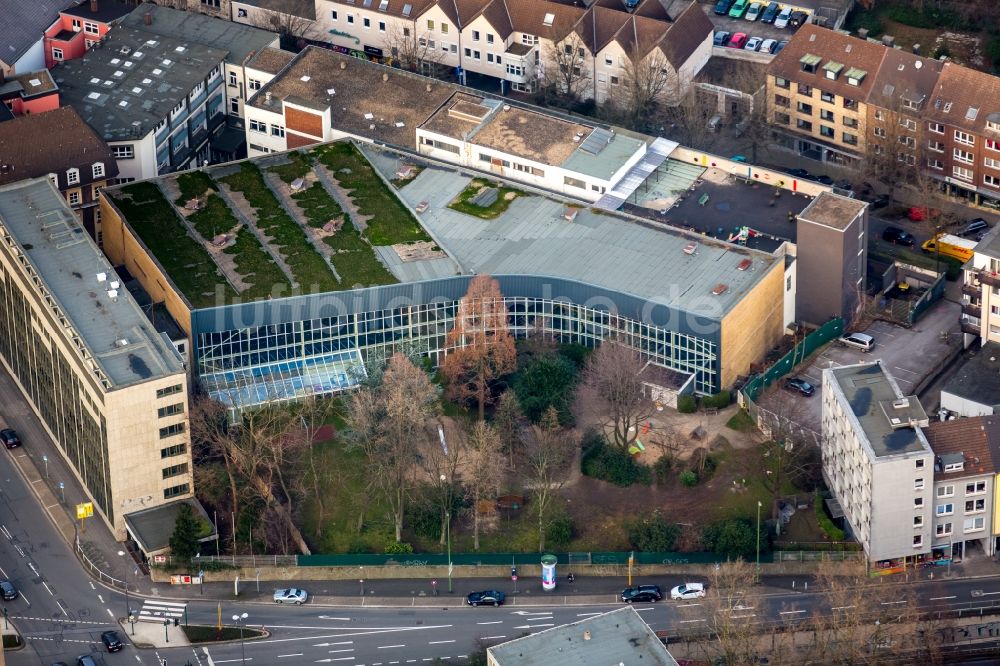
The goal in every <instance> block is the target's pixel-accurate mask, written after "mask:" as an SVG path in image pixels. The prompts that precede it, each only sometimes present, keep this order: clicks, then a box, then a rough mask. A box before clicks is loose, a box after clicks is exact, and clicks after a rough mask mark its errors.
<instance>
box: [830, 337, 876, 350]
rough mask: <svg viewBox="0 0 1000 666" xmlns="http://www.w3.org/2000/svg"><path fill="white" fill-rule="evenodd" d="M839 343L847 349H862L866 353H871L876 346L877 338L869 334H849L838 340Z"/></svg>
mask: <svg viewBox="0 0 1000 666" xmlns="http://www.w3.org/2000/svg"><path fill="white" fill-rule="evenodd" d="M837 342H839V343H840V344H842V345H844V346H845V347H854V348H855V349H860V350H861V351H863V352H865V353H868V352H870V351H871V350H872V347H874V346H875V338H873V337H872V336H870V335H868V334H867V333H849V334H847V335H845V336H843V337H840V338H837Z"/></svg>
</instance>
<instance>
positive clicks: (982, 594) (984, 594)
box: [979, 592, 1000, 597]
mask: <svg viewBox="0 0 1000 666" xmlns="http://www.w3.org/2000/svg"><path fill="white" fill-rule="evenodd" d="M988 594H1000V592H980V593H979V596H981V597H985V596H986V595H988Z"/></svg>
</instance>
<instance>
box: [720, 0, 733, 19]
mask: <svg viewBox="0 0 1000 666" xmlns="http://www.w3.org/2000/svg"><path fill="white" fill-rule="evenodd" d="M734 2H736V0H719V1H718V2H716V3H715V13H716V14H718V15H719V16H725V15H726V14H728V13H729V10H730V9H732V6H733V3H734Z"/></svg>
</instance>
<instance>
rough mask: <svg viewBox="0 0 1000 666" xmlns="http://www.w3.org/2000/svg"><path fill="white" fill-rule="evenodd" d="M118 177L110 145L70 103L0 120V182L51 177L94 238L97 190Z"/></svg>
mask: <svg viewBox="0 0 1000 666" xmlns="http://www.w3.org/2000/svg"><path fill="white" fill-rule="evenodd" d="M28 136H30V137H32V140H31V141H25V140H24V138H25V137H28ZM117 176H118V164H117V162H116V161H115V158H114V155H113V154H112V153H111V149H110V148H109V147H108V145H107V144H106V143H104V141H102V140H101V137H99V136H97V133H96V132H94V130H93V129H92V128H91V127H90V126H89V125H88V124H87V123H85V122H84V121H83V118H81V117H80V115H79V114H78V113H77V112H76V111H75V110H74V109H73V107H70V106H64V107H62V108H59V109H56V110H55V111H49V112H48V113H38V114H31V115H28V116H23V117H21V118H16V119H14V120H12V121H10V122H6V123H0V185H6V184H8V183H13V182H16V181H18V180H23V179H25V178H48V179H50V180H51V181H52V184H53V185H55V186H56V189H58V190H59V191H60V192H61V193H62V195H63V197H64V198H65V199H66V203H67V204H69V206H70V208H72V209H73V212H74V213H75V214H76V216H77V218H79V220H80V222H81V223H82V224H83V226H84V228H85V229H86V230H87V232H88V233H89V234H90V236H91V237H92V238H97V227H99V226H100V215H101V211H100V206H99V205H98V204H99V200H100V194H99V192H100V190H101V188H103V187H104V186H105V185H107V184H108V182H109V181H111V180H114V179H115V178H116V177H117Z"/></svg>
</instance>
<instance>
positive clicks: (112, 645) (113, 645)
mask: <svg viewBox="0 0 1000 666" xmlns="http://www.w3.org/2000/svg"><path fill="white" fill-rule="evenodd" d="M101 642H102V643H104V647H105V648H107V650H108V652H118V651H119V650H121V649H122V648H123V647H125V646H124V645H123V644H122V639H121V638H119V637H118V632H117V631H105V632H104V633H103V634H101Z"/></svg>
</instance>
